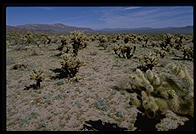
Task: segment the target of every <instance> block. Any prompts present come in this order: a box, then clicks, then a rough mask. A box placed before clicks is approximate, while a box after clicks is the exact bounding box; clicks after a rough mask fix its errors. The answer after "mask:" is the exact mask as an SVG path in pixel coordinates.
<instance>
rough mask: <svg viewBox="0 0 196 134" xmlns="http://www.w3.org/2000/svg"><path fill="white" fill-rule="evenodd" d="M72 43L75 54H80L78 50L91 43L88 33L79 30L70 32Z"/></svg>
mask: <svg viewBox="0 0 196 134" xmlns="http://www.w3.org/2000/svg"><path fill="white" fill-rule="evenodd" d="M70 38H71V43H72V46H73V52H74V54H75V55H77V54H78V50H79V49H82V48H85V47H87V46H88V44H89V42H88V41H89V39H88V37H87V35H86V34H84V33H83V32H79V31H73V32H71V33H70Z"/></svg>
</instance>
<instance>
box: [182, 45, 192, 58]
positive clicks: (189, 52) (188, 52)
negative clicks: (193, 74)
mask: <svg viewBox="0 0 196 134" xmlns="http://www.w3.org/2000/svg"><path fill="white" fill-rule="evenodd" d="M182 51H183V59H185V60H187V59H188V60H192V59H193V56H194V55H193V54H194V50H193V47H183V48H182Z"/></svg>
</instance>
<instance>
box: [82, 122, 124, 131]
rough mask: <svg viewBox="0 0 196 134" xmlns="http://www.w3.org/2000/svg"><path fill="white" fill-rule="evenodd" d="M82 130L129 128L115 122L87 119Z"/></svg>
mask: <svg viewBox="0 0 196 134" xmlns="http://www.w3.org/2000/svg"><path fill="white" fill-rule="evenodd" d="M81 130H97V131H125V130H128V129H127V128H121V127H119V126H118V125H117V124H115V123H107V122H102V121H101V120H100V119H99V120H97V121H92V120H89V121H85V124H84V125H83V128H82V129H81Z"/></svg>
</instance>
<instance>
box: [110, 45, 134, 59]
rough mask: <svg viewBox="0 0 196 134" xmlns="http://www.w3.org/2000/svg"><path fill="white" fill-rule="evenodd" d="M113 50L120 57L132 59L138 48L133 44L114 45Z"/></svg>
mask: <svg viewBox="0 0 196 134" xmlns="http://www.w3.org/2000/svg"><path fill="white" fill-rule="evenodd" d="M113 50H114V52H115V54H117V55H118V56H119V57H123V58H127V59H130V58H131V57H132V56H133V54H134V53H135V50H136V46H135V45H132V44H114V46H113Z"/></svg>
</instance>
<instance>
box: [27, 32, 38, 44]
mask: <svg viewBox="0 0 196 134" xmlns="http://www.w3.org/2000/svg"><path fill="white" fill-rule="evenodd" d="M25 39H26V43H27V44H33V43H35V44H36V42H35V40H34V36H33V33H31V32H27V34H26V35H25Z"/></svg>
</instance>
